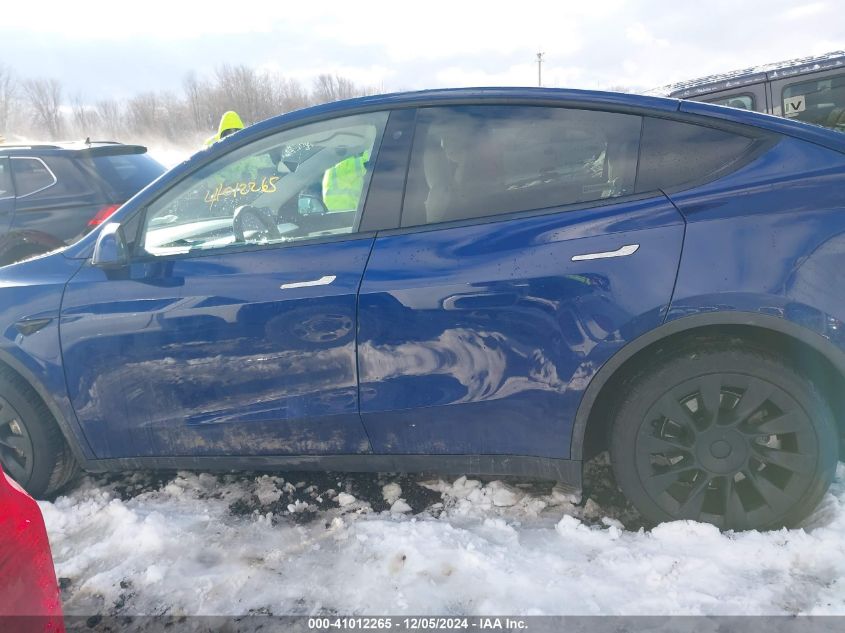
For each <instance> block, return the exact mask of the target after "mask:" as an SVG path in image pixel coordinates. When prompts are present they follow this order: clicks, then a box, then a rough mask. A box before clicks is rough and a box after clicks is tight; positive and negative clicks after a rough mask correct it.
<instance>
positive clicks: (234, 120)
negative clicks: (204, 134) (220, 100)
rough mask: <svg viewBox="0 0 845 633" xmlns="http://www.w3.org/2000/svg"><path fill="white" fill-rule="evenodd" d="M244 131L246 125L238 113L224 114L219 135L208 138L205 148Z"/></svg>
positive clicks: (218, 129) (231, 111)
mask: <svg viewBox="0 0 845 633" xmlns="http://www.w3.org/2000/svg"><path fill="white" fill-rule="evenodd" d="M242 129H244V123H243V121H241V117H239V116H238V113H237V112H235V111H234V110H229V111H228V112H224V113H223V116H222V117H220V125H219V126H217V134H215V135H214V136H211V137H209V138H207V139H206V140H205V146H206V147H208V146H210V145H213V144H214V143H216V142H217V141H219V140H220V139H222V138H225V137H227V136H229V134H232V133H233V132H237V131H238V130H242Z"/></svg>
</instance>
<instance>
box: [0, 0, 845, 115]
mask: <svg viewBox="0 0 845 633" xmlns="http://www.w3.org/2000/svg"><path fill="white" fill-rule="evenodd" d="M10 5H11V6H4V7H3V10H2V20H0V63H4V64H5V65H7V66H9V67H11V68H12V69H13V70H14V71H15V72H16V74H17V75H19V76H21V77H37V76H40V77H56V78H58V79H61V80H62V82H63V84H64V87H65V92H66V94H70V95H75V94H80V95H81V96H82V97H83V98H84V99H85V100H86V101H88V102H91V103H93V102H95V101H97V100H98V99H103V98H106V97H125V96H129V95H131V94H134V93H136V92H139V91H142V90H160V89H164V90H179V88H180V86H181V82H182V80H183V78H184V76H185V75H186V73H188V72H189V71H191V70H194V71H196V72H197V73H199V74H200V75H203V74H210V73H211V72H213V70H214V68H215V67H216V66H218V65H219V64H222V63H231V64H241V63H243V64H248V65H250V66H255V67H263V68H268V69H274V70H278V71H280V72H282V73H283V74H285V75H287V76H290V77H294V78H298V79H300V80H303V81H304V82H306V83H310V81H311V79H312V78H313V77H314V76H315V75H317V74H319V73H323V72H331V73H339V74H342V75H345V76H348V77H350V78H351V79H354V80H355V81H356V82H359V83H363V84H368V85H374V86H378V87H380V88H383V89H385V90H387V91H394V90H405V89H417V88H430V87H443V86H480V85H487V86H491V85H536V82H537V65H536V61H535V55H536V52H537V51H538V50H542V51H544V52H545V60H546V63H545V64H544V68H543V84H544V85H547V86H557V87H572V88H591V89H595V88H599V89H607V88H610V87H614V86H628V87H632V88H636V89H649V88H654V87H656V86H660V85H663V84H666V83H669V82H672V81H678V80H682V79H690V78H695V77H698V76H701V75H707V74H711V73H717V72H723V71H727V70H734V69H737V68H744V67H748V66H752V65H758V64H764V63H767V62H774V61H779V60H783V59H789V58H794V57H803V56H807V55H814V54H820V53H824V52H828V51H832V50H839V49H845V16H843V11H842V10H843V7H844V6H845V0H826V1H819V2H804V3H802V2H795V1H792V2H790V1H788V0H766V1H765V2H762V1H757V0H701V1H697V2H690V1H689V0H687V1H684V0H675V1H660V2H658V1H656V0H630V1H623V0H580V1H579V0H568V1H567V0H559V1H557V2H534V1H529V0H511V1H510V2H506V3H499V2H494V1H491V0H487V1H485V2H475V1H472V2H468V1H463V2H462V1H460V0H451V1H446V2H442V1H440V0H436V1H435V0H430V1H426V0H417V1H415V2H414V1H410V2H409V1H407V0H406V1H403V0H393V1H391V2H380V1H379V2H366V1H364V0H357V1H349V0H345V1H344V2H329V1H326V0H321V1H315V0H299V1H293V2H292V1H291V0H287V1H285V0H274V1H272V2H265V1H264V0H245V1H242V2H238V1H232V0H230V1H229V2H219V1H218V0H205V1H204V2H183V1H180V0H169V1H167V2H162V1H160V0H144V1H143V2H132V3H128V2H118V1H116V0H108V1H101V0H93V1H87V0H74V1H68V0H61V1H54V0H37V1H34V0H30V1H29V2H20V1H16V2H14V3H10ZM139 5H144V6H145V7H146V8H145V10H144V11H142V12H141V11H138V10H137V7H138V6H139ZM227 7H234V8H233V9H227Z"/></svg>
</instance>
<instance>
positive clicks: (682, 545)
mask: <svg viewBox="0 0 845 633" xmlns="http://www.w3.org/2000/svg"><path fill="white" fill-rule="evenodd" d="M589 475H590V476H589V480H588V486H589V487H588V488H586V489H585V495H584V496H585V498H584V499H583V500H581V499H579V497H578V496H577V495H575V494H573V493H571V492H570V491H567V490H566V489H563V488H561V487H552V484H551V483H548V482H536V481H528V482H526V481H521V482H520V481H509V482H507V483H505V482H502V481H487V482H482V481H478V480H475V479H468V478H466V477H461V478H458V479H456V480H449V481H446V480H443V479H437V478H434V479H432V478H425V477H421V476H395V475H394V476H391V475H361V474H342V475H341V474H308V473H285V474H283V475H266V474H254V473H252V474H222V475H211V474H197V473H188V472H180V473H178V474H158V475H154V474H144V473H135V474H127V475H107V476H86V477H84V478H83V479H82V480H81V481H80V482H79V484H78V485H77V487H76V488H75V489H74V490H72V491H70V492H69V493H68V494H67V495H66V496H62V497H59V498H58V499H56V500H55V501H54V502H52V503H50V502H42V503H41V509H42V511H43V513H44V518H45V521H46V524H47V529H48V532H49V535H50V540H51V543H52V547H53V555H54V558H55V561H56V571H57V575H58V576H59V578H60V585H61V586H62V588H63V590H62V593H63V599H64V603H65V613H66V614H68V615H86V616H87V615H91V614H95V613H97V614H103V615H136V614H155V615H160V614H167V615H171V616H172V615H182V614H186V615H193V614H204V615H239V614H247V613H260V614H266V613H270V614H275V615H287V614H297V615H311V614H358V615H363V614H373V615H375V614H378V615H402V614H414V615H423V614H461V615H485V614H513V615H532V614H661V615H662V614H762V613H768V614H784V613H787V614H795V613H808V614H810V613H811V614H845V465H843V464H840V467H839V471H838V473H837V479H836V481H835V483H834V485H833V487H832V489H831V492H830V493H829V494H828V495H827V496H826V497H825V499H824V502H823V503H822V505H821V507H820V508H819V509H818V510H817V511H816V512H815V514H814V515H813V516H812V517H811V518H810V519H809V520H808V521H807V522H806V523H805V526H804V528H802V529H796V530H781V531H776V532H770V533H759V532H746V533H736V534H735V533H732V532H728V533H720V532H719V530H718V529H716V528H715V527H712V526H709V525H704V524H699V523H694V522H676V523H670V524H664V525H661V526H658V527H655V528H653V529H650V530H646V529H642V528H641V527H640V526H639V519H638V517H637V515H636V513H635V512H634V511H633V510H632V509H630V508H628V507H625V506H624V504H622V503H621V501H620V499H621V497H620V496H619V493H618V491H617V490H616V488H615V485H614V484H613V483H612V480H611V478H610V475H609V469H608V467H607V465H606V463H604V462H603V461H602V460H598V461H597V462H595V463H593V464H591V465H590V473H589ZM589 482H593V483H589Z"/></svg>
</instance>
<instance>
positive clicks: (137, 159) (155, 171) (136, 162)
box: [90, 154, 165, 202]
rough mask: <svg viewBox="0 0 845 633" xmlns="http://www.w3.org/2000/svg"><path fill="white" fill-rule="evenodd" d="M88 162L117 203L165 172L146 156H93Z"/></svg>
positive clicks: (123, 200)
mask: <svg viewBox="0 0 845 633" xmlns="http://www.w3.org/2000/svg"><path fill="white" fill-rule="evenodd" d="M90 160H91V162H92V163H93V165H94V169H96V171H97V173H99V174H100V176H102V178H103V179H104V180H105V182H106V185H107V186H108V187H109V189H110V190H111V192H112V193H113V194H114V195H115V196H116V198H117V201H119V202H125V201H126V200H128V199H129V198H131V197H132V196H134V195H135V194H136V193H138V192H139V191H140V190H141V189H143V188H144V187H146V186H147V185H148V184H150V183H151V182H152V181H153V180H155V179H156V178H158V177H159V176H161V175H162V174H163V173H164V171H165V169H164V167H162V166H161V165H160V164H159V163H157V162H156V161H155V160H153V159H152V158H150V157H149V156H148V155H146V154H118V155H113V156H95V157H93V158H91V159H90Z"/></svg>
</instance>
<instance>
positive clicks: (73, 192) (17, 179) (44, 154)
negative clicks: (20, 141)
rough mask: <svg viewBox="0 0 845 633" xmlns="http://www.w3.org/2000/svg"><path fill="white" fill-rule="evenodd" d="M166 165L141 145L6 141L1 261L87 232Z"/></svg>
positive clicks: (0, 196)
mask: <svg viewBox="0 0 845 633" xmlns="http://www.w3.org/2000/svg"><path fill="white" fill-rule="evenodd" d="M164 172H165V168H164V167H163V166H162V165H160V164H159V163H158V162H156V161H155V160H154V159H152V158H151V157H150V156H148V155H147V149H146V148H145V147H142V146H140V145H124V144H122V143H113V142H103V141H97V142H90V141H87V142H84V143H54V144H30V145H9V144H0V266H5V265H7V264H10V263H12V262H15V261H19V260H21V259H25V258H27V257H32V256H34V255H39V254H41V253H46V252H48V251H51V250H55V249H56V248H61V247H62V246H65V245H66V244H68V243H70V242H72V241H74V240H76V239H78V238H80V237H81V236H83V235H84V234H85V233H87V232H89V231H91V230H92V229H93V228H94V227H96V226H98V225H99V224H101V223H102V222H104V221H105V220H106V219H107V218H108V217H109V215H111V214H112V213H113V212H114V211H115V210H116V209H117V208H118V207H120V205H121V204H123V203H124V202H126V201H127V200H128V199H129V198H131V197H132V196H134V195H135V194H136V193H138V191H140V190H141V189H143V188H144V187H146V186H147V185H148V184H149V183H151V182H152V181H153V180H155V179H156V178H158V177H159V176H160V175H161V174H163V173H164Z"/></svg>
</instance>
